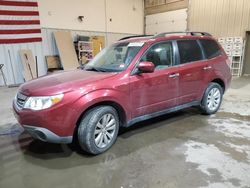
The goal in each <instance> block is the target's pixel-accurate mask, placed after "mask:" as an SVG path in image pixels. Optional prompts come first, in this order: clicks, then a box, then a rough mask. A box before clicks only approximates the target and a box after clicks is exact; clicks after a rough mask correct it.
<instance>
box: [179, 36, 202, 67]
mask: <svg viewBox="0 0 250 188" xmlns="http://www.w3.org/2000/svg"><path fill="white" fill-rule="evenodd" d="M177 44H178V48H179V54H180V64H184V63H189V62H194V61H199V60H202V59H203V57H202V52H201V49H200V46H199V44H198V43H197V41H196V40H179V41H177Z"/></svg>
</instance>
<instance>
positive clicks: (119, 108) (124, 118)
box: [75, 100, 127, 129]
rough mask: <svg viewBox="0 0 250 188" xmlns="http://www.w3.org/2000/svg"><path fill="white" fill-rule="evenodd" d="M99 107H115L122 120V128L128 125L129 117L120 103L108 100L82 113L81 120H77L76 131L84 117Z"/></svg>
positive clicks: (93, 105)
mask: <svg viewBox="0 0 250 188" xmlns="http://www.w3.org/2000/svg"><path fill="white" fill-rule="evenodd" d="M98 106H111V107H113V108H114V109H115V110H116V111H117V114H118V117H119V120H120V126H121V127H122V126H124V125H125V124H126V122H127V116H126V112H125V110H124V108H123V107H122V106H121V105H120V104H119V103H117V102H115V101H111V100H107V101H102V102H97V103H95V104H92V105H91V106H89V107H88V108H86V109H85V110H84V111H83V112H82V113H81V115H80V116H79V118H78V120H77V123H76V128H75V129H77V128H78V126H79V123H80V122H81V120H82V118H83V116H84V115H85V114H86V113H87V112H88V111H90V110H91V109H93V108H95V107H98Z"/></svg>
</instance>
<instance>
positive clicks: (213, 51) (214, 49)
mask: <svg viewBox="0 0 250 188" xmlns="http://www.w3.org/2000/svg"><path fill="white" fill-rule="evenodd" d="M200 42H201V45H202V47H203V49H204V52H205V55H206V58H208V59H211V58H214V57H216V56H218V55H220V54H221V50H220V47H219V46H218V44H217V43H216V42H215V41H213V40H200Z"/></svg>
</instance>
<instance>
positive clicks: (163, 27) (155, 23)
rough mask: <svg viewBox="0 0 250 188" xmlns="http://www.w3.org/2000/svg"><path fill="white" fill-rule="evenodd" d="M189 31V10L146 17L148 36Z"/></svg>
mask: <svg viewBox="0 0 250 188" xmlns="http://www.w3.org/2000/svg"><path fill="white" fill-rule="evenodd" d="M186 29H187V9H180V10H174V11H168V12H164V13H158V14H151V15H147V16H146V34H148V35H155V34H158V33H161V32H173V31H185V30H186Z"/></svg>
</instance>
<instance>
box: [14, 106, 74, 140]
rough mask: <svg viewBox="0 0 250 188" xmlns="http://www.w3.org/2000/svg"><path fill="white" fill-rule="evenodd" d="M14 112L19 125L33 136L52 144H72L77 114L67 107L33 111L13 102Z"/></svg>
mask: <svg viewBox="0 0 250 188" xmlns="http://www.w3.org/2000/svg"><path fill="white" fill-rule="evenodd" d="M13 112H14V115H15V117H16V119H17V120H18V122H19V124H20V125H21V126H23V127H24V129H26V130H27V131H28V132H29V133H30V135H31V136H33V137H34V138H38V139H39V140H42V141H45V142H52V143H71V142H72V138H73V134H74V130H75V127H76V120H77V118H76V117H77V112H76V111H75V110H74V109H73V108H70V107H67V106H66V105H56V106H55V107H53V108H49V109H45V110H40V111H33V110H29V109H20V108H18V106H17V105H16V102H15V101H13Z"/></svg>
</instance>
